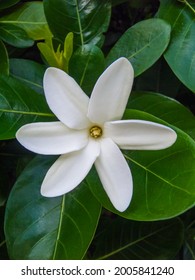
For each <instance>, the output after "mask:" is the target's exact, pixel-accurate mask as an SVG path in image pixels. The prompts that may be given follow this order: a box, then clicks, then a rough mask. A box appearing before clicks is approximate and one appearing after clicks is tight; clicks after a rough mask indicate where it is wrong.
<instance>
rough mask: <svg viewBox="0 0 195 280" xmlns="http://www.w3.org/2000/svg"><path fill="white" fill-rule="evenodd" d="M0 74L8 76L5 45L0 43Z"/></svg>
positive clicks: (7, 59)
mask: <svg viewBox="0 0 195 280" xmlns="http://www.w3.org/2000/svg"><path fill="white" fill-rule="evenodd" d="M0 58H1V63H0V74H3V75H9V58H8V53H7V50H6V47H5V45H4V44H3V42H2V41H0Z"/></svg>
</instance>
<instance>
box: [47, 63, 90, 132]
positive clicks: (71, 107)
mask: <svg viewBox="0 0 195 280" xmlns="http://www.w3.org/2000/svg"><path fill="white" fill-rule="evenodd" d="M43 86H44V91H45V96H46V99H47V103H48V105H49V107H50V108H51V110H52V111H53V113H54V114H55V115H56V116H57V117H58V119H59V120H60V121H61V122H63V123H64V124H65V125H67V126H68V127H70V128H76V129H82V128H86V127H87V126H88V118H87V116H86V115H87V108H88V103H89V98H88V96H87V95H86V94H85V93H84V92H83V91H82V89H81V88H80V87H79V85H78V84H77V83H76V81H75V80H74V79H73V78H71V77H70V76H69V75H68V74H66V73H65V72H64V71H62V70H60V69H57V68H54V67H50V68H48V69H47V70H46V72H45V75H44V79H43Z"/></svg>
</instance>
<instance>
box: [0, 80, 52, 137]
mask: <svg viewBox="0 0 195 280" xmlns="http://www.w3.org/2000/svg"><path fill="white" fill-rule="evenodd" d="M51 119H54V120H55V118H54V117H53V114H52V113H51V111H50V110H49V108H48V106H47V104H46V101H45V98H44V96H43V95H41V94H38V93H36V92H35V91H33V90H31V89H30V88H29V87H26V86H25V85H23V83H22V82H20V81H19V80H16V79H14V78H12V77H0V123H1V126H0V139H1V140H2V139H10V138H14V137H15V133H16V131H17V130H18V129H19V128H20V127H21V126H22V125H24V124H26V123H30V122H35V121H44V120H45V121H49V120H51Z"/></svg>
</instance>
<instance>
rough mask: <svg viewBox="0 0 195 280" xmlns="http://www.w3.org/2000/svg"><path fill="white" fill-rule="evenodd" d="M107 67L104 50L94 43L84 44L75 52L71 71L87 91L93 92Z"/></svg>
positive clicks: (71, 62) (70, 67)
mask: <svg viewBox="0 0 195 280" xmlns="http://www.w3.org/2000/svg"><path fill="white" fill-rule="evenodd" d="M104 68H105V60H104V55H103V53H102V51H101V50H100V49H99V48H98V47H96V46H93V45H84V46H81V47H80V48H78V49H77V51H76V52H75V53H74V54H73V56H72V58H71V60H70V65H69V72H70V75H71V76H72V77H73V78H74V79H75V80H76V81H77V82H78V84H80V86H81V87H82V89H83V90H84V91H85V92H86V93H88V94H89V93H91V91H92V89H93V87H94V85H95V82H96V80H97V79H98V78H99V76H100V75H101V74H102V72H103V71H104Z"/></svg>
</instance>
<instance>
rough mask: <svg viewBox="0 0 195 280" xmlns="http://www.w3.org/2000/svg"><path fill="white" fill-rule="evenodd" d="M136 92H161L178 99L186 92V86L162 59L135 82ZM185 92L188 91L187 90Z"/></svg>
mask: <svg viewBox="0 0 195 280" xmlns="http://www.w3.org/2000/svg"><path fill="white" fill-rule="evenodd" d="M133 88H134V90H136V91H153V92H159V93H161V94H164V95H166V96H169V97H172V98H176V97H177V96H178V95H179V94H180V92H182V94H183V92H184V89H183V88H184V85H183V84H182V83H181V81H180V80H179V79H178V78H177V77H176V76H175V74H174V73H173V71H172V70H171V68H170V67H169V65H168V64H167V62H166V61H165V59H164V57H161V58H160V59H159V60H158V61H157V62H156V63H155V64H154V65H153V66H152V67H150V68H149V69H148V70H146V71H145V72H144V73H143V74H142V75H140V76H138V77H137V78H136V79H135V80H134V85H133ZM185 90H187V89H186V88H185Z"/></svg>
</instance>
